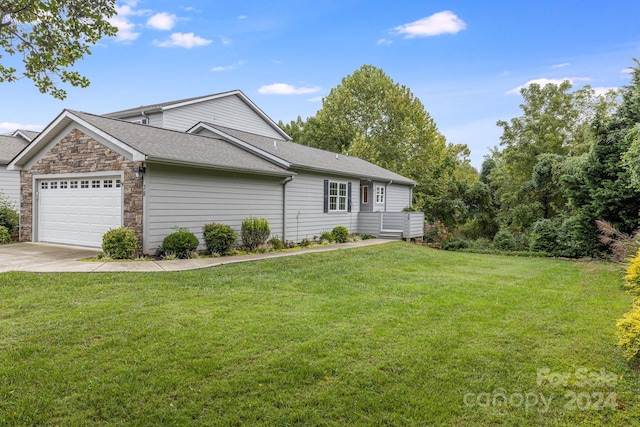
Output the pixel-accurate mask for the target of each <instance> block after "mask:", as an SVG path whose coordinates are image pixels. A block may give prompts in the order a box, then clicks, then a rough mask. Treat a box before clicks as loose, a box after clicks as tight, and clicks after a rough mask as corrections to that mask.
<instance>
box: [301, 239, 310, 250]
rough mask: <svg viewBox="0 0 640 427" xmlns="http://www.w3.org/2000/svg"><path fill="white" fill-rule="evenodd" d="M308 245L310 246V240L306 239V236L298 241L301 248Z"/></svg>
mask: <svg viewBox="0 0 640 427" xmlns="http://www.w3.org/2000/svg"><path fill="white" fill-rule="evenodd" d="M308 246H311V240H309V239H307V238H306V237H305V238H304V239H302V240H301V241H300V247H301V248H306V247H308Z"/></svg>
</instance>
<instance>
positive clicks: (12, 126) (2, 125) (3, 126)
mask: <svg viewBox="0 0 640 427" xmlns="http://www.w3.org/2000/svg"><path fill="white" fill-rule="evenodd" d="M18 129H22V130H41V129H42V125H32V124H24V123H12V122H0V134H3V133H11V132H13V131H15V130H18Z"/></svg>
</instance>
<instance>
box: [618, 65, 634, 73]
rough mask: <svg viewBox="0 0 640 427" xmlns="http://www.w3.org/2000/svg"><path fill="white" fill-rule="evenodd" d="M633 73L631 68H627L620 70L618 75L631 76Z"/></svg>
mask: <svg viewBox="0 0 640 427" xmlns="http://www.w3.org/2000/svg"><path fill="white" fill-rule="evenodd" d="M631 73H633V68H631V67H629V68H623V69H622V70H620V74H631Z"/></svg>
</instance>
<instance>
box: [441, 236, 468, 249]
mask: <svg viewBox="0 0 640 427" xmlns="http://www.w3.org/2000/svg"><path fill="white" fill-rule="evenodd" d="M468 247H469V241H468V240H466V239H459V238H454V239H451V240H449V241H445V242H444V243H442V249H444V250H445V251H459V250H462V249H467V248H468Z"/></svg>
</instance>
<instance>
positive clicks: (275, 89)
mask: <svg viewBox="0 0 640 427" xmlns="http://www.w3.org/2000/svg"><path fill="white" fill-rule="evenodd" d="M321 90H322V88H320V87H317V86H314V87H295V86H292V85H289V84H286V83H274V84H271V85H265V86H262V87H261V88H260V89H258V92H260V93H261V94H263V95H305V94H309V93H318V92H320V91H321Z"/></svg>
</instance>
